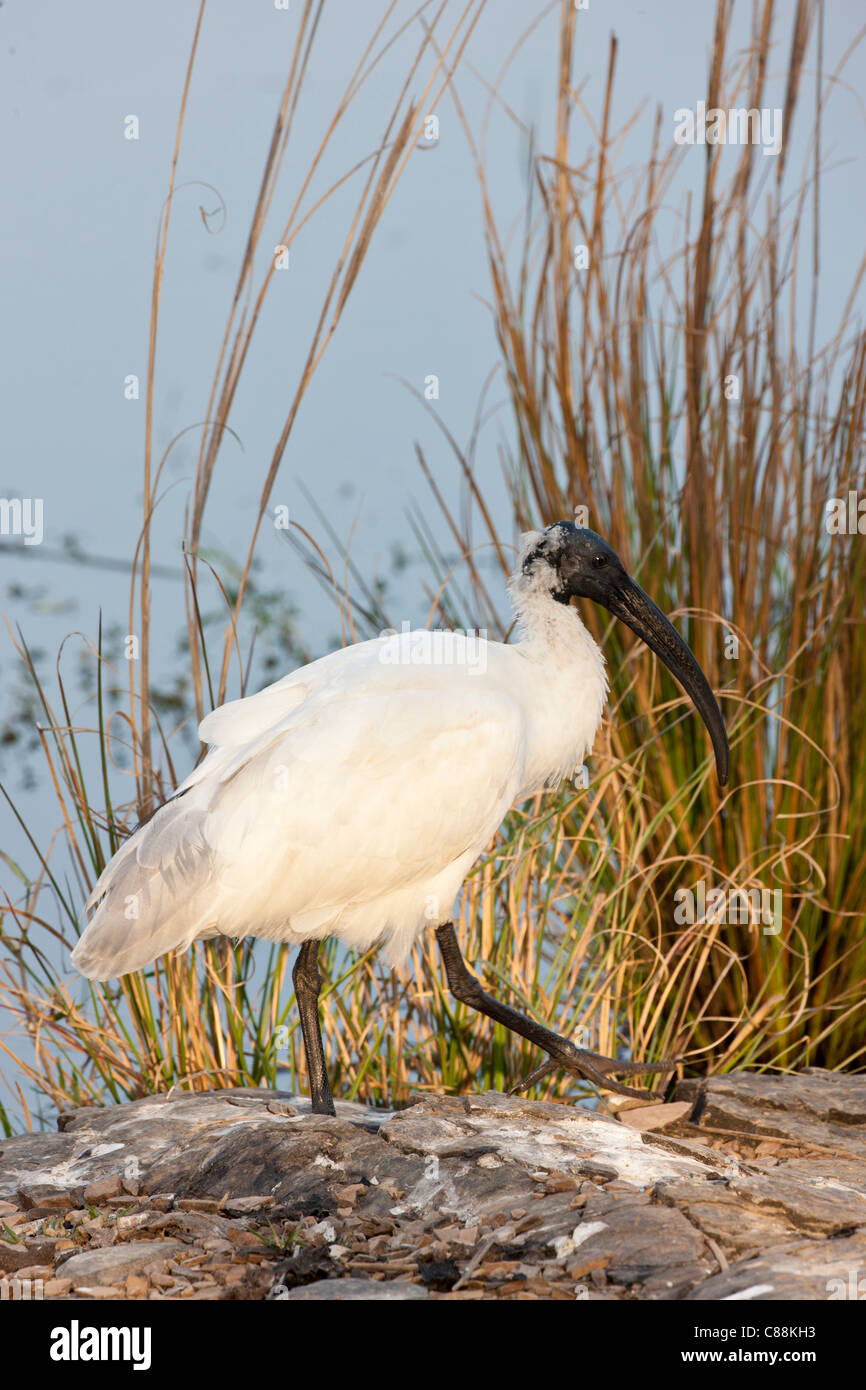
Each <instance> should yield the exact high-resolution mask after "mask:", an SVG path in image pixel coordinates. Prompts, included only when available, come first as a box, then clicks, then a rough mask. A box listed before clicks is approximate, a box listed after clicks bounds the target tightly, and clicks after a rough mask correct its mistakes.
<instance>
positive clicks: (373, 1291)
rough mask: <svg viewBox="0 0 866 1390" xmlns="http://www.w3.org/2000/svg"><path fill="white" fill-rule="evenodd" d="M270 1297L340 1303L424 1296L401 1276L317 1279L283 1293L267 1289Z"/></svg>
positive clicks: (422, 1289)
mask: <svg viewBox="0 0 866 1390" xmlns="http://www.w3.org/2000/svg"><path fill="white" fill-rule="evenodd" d="M274 1297H277V1298H283V1299H286V1300H289V1301H294V1302H296V1303H300V1302H307V1301H318V1302H328V1303H343V1302H347V1301H348V1300H350V1299H351V1300H359V1299H360V1300H369V1301H371V1302H379V1301H381V1300H382V1299H386V1298H391V1299H393V1298H402V1299H413V1298H426V1297H427V1290H426V1289H425V1288H424V1287H423V1285H421V1284H410V1283H408V1282H407V1281H406V1280H404V1279H385V1280H375V1279H320V1280H318V1281H317V1282H316V1283H315V1284H305V1285H304V1286H303V1288H300V1289H289V1290H288V1291H287V1292H286V1293H282V1292H278V1293H277V1294H276V1295H275V1294H274V1292H273V1290H271V1292H270V1293H269V1294H268V1298H274Z"/></svg>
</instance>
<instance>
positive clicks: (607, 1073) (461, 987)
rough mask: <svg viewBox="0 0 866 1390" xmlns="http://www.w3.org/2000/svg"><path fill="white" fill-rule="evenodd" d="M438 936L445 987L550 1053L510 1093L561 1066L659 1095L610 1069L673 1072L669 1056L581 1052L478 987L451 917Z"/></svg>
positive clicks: (622, 1091) (623, 1090)
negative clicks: (628, 1058) (631, 1058)
mask: <svg viewBox="0 0 866 1390" xmlns="http://www.w3.org/2000/svg"><path fill="white" fill-rule="evenodd" d="M436 937H437V940H438V942H439V948H440V950H441V952H442V959H443V961H444V962H445V974H446V975H447V977H448V987H449V989H450V990H451V993H452V994H453V995H454V996H455V998H457V999H459V1000H461V1002H462V1003H464V1004H468V1005H469V1006H470V1008H473V1009H477V1010H478V1012H479V1013H482V1014H486V1015H487V1017H488V1018H492V1019H494V1020H495V1021H496V1022H497V1023H501V1024H503V1026H504V1027H505V1028H508V1029H510V1031H511V1032H512V1033H520V1035H521V1037H524V1038H528V1039H529V1041H530V1042H533V1043H537V1044H538V1046H539V1047H540V1048H542V1049H543V1050H544V1051H545V1052H546V1053H547V1055H548V1057H549V1058H550V1060H549V1061H547V1062H544V1063H543V1064H542V1066H540V1067H537V1068H536V1069H535V1071H533V1072H530V1074H529V1076H527V1077H525V1078H524V1079H523V1081H521V1082H519V1083H518V1085H517V1086H514V1087H512V1089H511V1092H510V1093H509V1094H511V1095H513V1094H514V1092H515V1091H522V1090H524V1089H525V1088H526V1087H527V1086H531V1085H532V1083H533V1082H534V1081H540V1080H541V1078H542V1077H543V1076H548V1075H549V1074H550V1072H552V1071H559V1070H564V1071H570V1072H573V1073H574V1074H575V1075H576V1076H581V1077H583V1078H584V1079H585V1080H587V1081H592V1082H594V1083H595V1085H596V1086H601V1087H603V1089H604V1090H606V1091H616V1092H617V1094H618V1095H621V1096H635V1097H637V1098H638V1099H640V1100H643V1101H654V1100H659V1099H661V1097H660V1096H658V1095H653V1094H652V1093H651V1092H649V1091H638V1090H636V1089H635V1088H634V1087H632V1086H624V1085H622V1083H621V1082H619V1081H614V1080H613V1079H612V1077H611V1072H623V1073H625V1075H626V1076H645V1075H648V1074H650V1073H652V1072H664V1071H673V1069H674V1066H675V1063H674V1062H673V1061H666V1062H618V1061H617V1060H616V1058H614V1057H602V1056H601V1055H600V1054H599V1053H597V1052H585V1051H584V1050H583V1049H582V1048H579V1047H575V1046H574V1043H572V1042H569V1040H568V1038H562V1037H560V1035H559V1034H558V1033H552V1032H551V1031H550V1029H549V1028H544V1027H543V1026H542V1025H541V1024H540V1023H536V1022H534V1020H533V1019H531V1018H525V1017H524V1015H523V1014H520V1013H518V1012H517V1010H516V1009H512V1008H511V1007H510V1006H509V1005H508V1004H502V1003H501V1002H500V1001H499V1000H498V999H494V998H493V996H492V995H491V994H487V993H486V992H485V991H484V990H483V989H482V988H481V985H480V984H479V983H478V981H477V980H476V978H475V976H474V975H473V974H472V972H471V970H469V969H468V967H467V965H466V962H465V960H464V959H463V956H462V955H461V953H460V947H459V946H458V944H457V936H456V933H455V931H454V924H453V923H452V922H446V923H445V925H444V926H441V927H437V929H436Z"/></svg>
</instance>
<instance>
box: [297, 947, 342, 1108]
mask: <svg viewBox="0 0 866 1390" xmlns="http://www.w3.org/2000/svg"><path fill="white" fill-rule="evenodd" d="M292 983H293V985H294V986H295V998H296V999H297V1001H298V1012H299V1013H300V1015H301V1033H302V1034H303V1037H304V1055H305V1057H306V1059H307V1073H308V1075H309V1078H310V1098H311V1100H312V1103H313V1114H314V1115H336V1113H337V1112H336V1110H335V1109H334V1098H333V1096H332V1095H331V1085H330V1082H329V1081H328V1073H327V1071H326V1070H325V1049H324V1047H323V1046H322V1030H321V1028H320V1027H319V991H320V989H321V988H322V977H321V975H320V974H319V942H318V941H305V942H304V944H303V946H302V947H301V949H300V951H299V952H298V958H297V960H296V961H295V964H294V968H293V970H292Z"/></svg>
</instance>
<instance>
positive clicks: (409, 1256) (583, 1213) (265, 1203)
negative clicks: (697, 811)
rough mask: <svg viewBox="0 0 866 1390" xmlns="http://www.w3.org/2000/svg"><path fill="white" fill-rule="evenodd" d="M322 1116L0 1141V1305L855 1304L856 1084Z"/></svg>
mask: <svg viewBox="0 0 866 1390" xmlns="http://www.w3.org/2000/svg"><path fill="white" fill-rule="evenodd" d="M627 1104H628V1103H627ZM337 1109H338V1116H337V1118H336V1119H329V1118H323V1117H318V1116H314V1115H312V1114H310V1112H309V1105H308V1104H307V1103H306V1102H304V1101H299V1100H296V1099H294V1098H292V1097H289V1096H285V1095H283V1094H281V1093H278V1092H275V1091H267V1090H233V1091H223V1092H216V1093H205V1094H192V1095H190V1094H181V1093H175V1094H173V1095H170V1096H155V1097H149V1098H146V1099H144V1100H140V1101H135V1102H134V1103H132V1104H129V1105H121V1106H115V1107H112V1108H108V1109H105V1110H101V1109H94V1108H87V1109H81V1110H74V1111H70V1112H68V1113H66V1114H63V1115H61V1116H60V1118H59V1132H58V1133H57V1134H45V1133H40V1134H25V1135H20V1136H17V1137H15V1138H12V1139H7V1140H3V1141H0V1295H2V1296H4V1297H7V1298H8V1297H14V1296H16V1291H17V1293H18V1296H20V1290H21V1288H22V1287H23V1283H22V1281H24V1280H28V1279H29V1280H30V1281H35V1280H41V1281H42V1290H41V1291H42V1294H43V1296H44V1297H45V1298H54V1299H70V1298H71V1299H106V1298H108V1299H111V1298H115V1299H155V1300H156V1299H183V1298H189V1299H193V1300H196V1299H226V1298H231V1299H234V1298H241V1299H265V1298H267V1299H274V1298H286V1299H290V1300H297V1299H358V1298H360V1299H372V1298H375V1299H379V1298H388V1299H395V1298H396V1299H448V1300H454V1299H491V1298H496V1299H554V1300H559V1299H566V1300H569V1301H571V1300H573V1299H575V1298H581V1299H590V1300H592V1299H661V1300H664V1299H686V1300H704V1299H726V1298H737V1299H830V1298H856V1297H858V1292H859V1296H860V1297H866V1163H864V1159H866V1076H854V1075H841V1074H838V1073H833V1072H823V1071H817V1070H809V1071H806V1072H804V1073H801V1074H799V1075H796V1076H782V1077H776V1076H773V1075H757V1074H753V1073H746V1072H741V1073H737V1074H733V1075H728V1076H721V1077H713V1078H710V1079H709V1080H708V1081H700V1082H697V1081H686V1082H681V1083H680V1085H679V1087H678V1089H677V1092H676V1096H675V1100H674V1102H673V1103H672V1104H669V1105H665V1106H653V1107H634V1108H631V1109H621V1110H619V1111H618V1113H617V1115H616V1116H605V1115H602V1114H596V1113H592V1112H589V1111H587V1110H585V1109H583V1108H581V1107H575V1106H566V1105H558V1104H548V1103H540V1102H533V1101H525V1100H521V1099H519V1098H511V1097H506V1096H502V1095H499V1094H497V1093H495V1092H490V1093H486V1094H484V1095H479V1096H471V1097H467V1098H462V1099H454V1098H443V1097H424V1098H422V1099H419V1100H418V1102H417V1103H416V1104H414V1105H412V1106H410V1107H409V1108H408V1109H406V1110H402V1111H400V1112H398V1113H396V1114H393V1115H390V1116H387V1117H383V1116H377V1115H374V1114H372V1113H371V1112H369V1111H367V1110H364V1109H363V1107H361V1106H357V1105H350V1104H341V1103H339V1102H338V1105H337ZM16 1280H17V1281H18V1282H17V1284H16ZM34 1287H35V1286H34V1285H33V1284H32V1282H31V1288H34Z"/></svg>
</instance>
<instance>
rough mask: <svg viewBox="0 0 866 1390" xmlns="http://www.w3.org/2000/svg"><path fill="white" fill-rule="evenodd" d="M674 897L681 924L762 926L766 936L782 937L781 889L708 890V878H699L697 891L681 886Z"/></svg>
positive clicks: (676, 916)
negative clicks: (780, 934) (780, 935)
mask: <svg viewBox="0 0 866 1390" xmlns="http://www.w3.org/2000/svg"><path fill="white" fill-rule="evenodd" d="M674 899H675V901H676V904H677V906H676V908H675V909H674V921H675V922H676V923H677V925H678V926H685V925H686V924H688V925H689V926H693V925H694V923H695V922H706V923H709V924H712V923H717V922H718V923H725V924H727V925H729V926H758V925H761V926H762V927H763V932H764V935H765V936H778V934H779V932H780V931H781V930H782V890H781V888H709V889H708V888H707V881H706V879H704V878H699V879H698V881H697V883H696V884H695V887H694V890H692V889H691V888H678V889H677V890H676V892H675V893H674Z"/></svg>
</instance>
